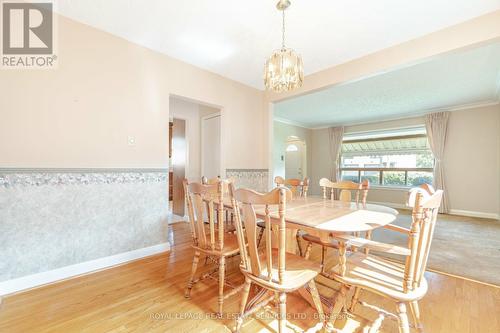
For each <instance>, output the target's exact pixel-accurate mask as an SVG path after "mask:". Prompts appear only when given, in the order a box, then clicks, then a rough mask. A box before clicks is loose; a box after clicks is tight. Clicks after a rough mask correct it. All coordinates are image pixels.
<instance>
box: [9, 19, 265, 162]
mask: <svg viewBox="0 0 500 333" xmlns="http://www.w3.org/2000/svg"><path fill="white" fill-rule="evenodd" d="M58 24H59V27H58V37H59V38H58V62H59V66H58V68H57V69H54V70H24V71H21V70H3V71H1V72H0V91H1V98H0V119H1V120H0V156H1V158H0V167H59V168H60V167H166V166H167V165H168V120H169V95H170V94H173V95H177V96H183V97H187V98H190V99H193V100H197V101H202V102H204V103H207V104H210V105H214V106H219V107H221V108H222V110H223V111H222V117H223V118H222V126H223V132H222V140H223V150H224V153H225V154H224V158H225V159H224V161H223V165H224V167H225V168H263V167H267V156H266V153H265V150H264V148H265V144H267V142H265V141H264V140H265V138H266V135H267V134H266V133H265V131H266V130H267V129H266V128H265V127H264V126H263V124H264V117H265V112H264V103H263V93H262V92H261V91H259V90H257V89H254V88H250V87H247V86H245V85H242V84H240V83H237V82H235V81H231V80H229V79H226V78H223V77H221V76H219V75H216V74H213V73H210V72H208V71H205V70H202V69H199V68H197V67H194V66H191V65H189V64H186V63H183V62H181V61H178V60H175V59H172V58H169V57H167V56H165V55H162V54H159V53H156V52H153V51H151V50H149V49H146V48H144V47H140V46H137V45H135V44H132V43H130V42H127V41H125V40H124V39H121V38H118V37H115V36H113V35H111V34H108V33H105V32H103V31H99V30H96V29H94V28H92V27H89V26H87V25H83V24H80V23H77V22H74V21H72V20H69V19H67V18H64V17H61V16H60V17H59V22H58ZM128 136H134V137H135V139H136V144H135V146H129V145H128V143H127V137H128ZM242 150H244V151H245V154H242V153H241V151H242Z"/></svg>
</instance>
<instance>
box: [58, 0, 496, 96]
mask: <svg viewBox="0 0 500 333" xmlns="http://www.w3.org/2000/svg"><path fill="white" fill-rule="evenodd" d="M276 2H277V0H250V1H236V0H215V1H214V0H190V1H181V0H148V1H140V0H106V1H103V0H58V1H57V2H56V5H57V8H56V10H57V11H58V12H59V13H61V14H63V15H65V16H67V17H70V18H72V19H75V20H77V21H80V22H83V23H86V24H89V25H91V26H94V27H96V28H98V29H102V30H104V31H107V32H110V33H112V34H114V35H117V36H120V37H123V38H125V39H127V40H129V41H131V42H134V43H137V44H139V45H143V46H146V47H148V48H151V49H153V50H156V51H159V52H161V53H164V54H166V55H169V56H171V57H174V58H177V59H180V60H183V61H185V62H188V63H191V64H193V65H196V66H198V67H201V68H204V69H207V70H210V71H212V72H215V73H218V74H220V75H222V76H225V77H228V78H231V79H233V80H236V81H239V82H242V83H245V84H247V85H250V86H253V87H256V88H259V89H262V88H263V84H262V72H263V64H264V61H265V59H266V58H267V57H268V56H269V55H270V53H271V51H272V50H274V49H276V48H278V47H280V45H281V44H280V38H281V17H280V14H279V12H278V11H277V10H276V9H275V3H276ZM498 9H500V0H473V1H471V0H420V1H410V0H406V1H402V0H377V1H373V0H371V1H367V0H349V1H345V0H314V1H311V0H292V6H291V7H290V9H289V10H288V11H287V27H286V30H287V46H289V47H292V48H294V49H296V50H297V51H298V52H299V53H301V54H302V56H303V58H304V67H305V73H306V74H311V73H314V72H317V71H319V70H322V69H325V68H328V67H331V66H334V65H337V64H340V63H343V62H346V61H348V60H351V59H355V58H359V57H361V56H364V55H366V54H369V53H372V52H375V51H377V50H381V49H384V48H387V47H389V46H392V45H395V44H399V43H401V42H404V41H407V40H410V39H413V38H416V37H419V36H422V35H425V34H428V33H430V32H433V31H436V30H440V29H443V28H445V27H448V26H451V25H454V24H457V23H460V22H463V21H466V20H469V19H471V18H474V17H477V16H480V15H483V14H486V13H488V12H491V11H495V10H498Z"/></svg>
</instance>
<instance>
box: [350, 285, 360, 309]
mask: <svg viewBox="0 0 500 333" xmlns="http://www.w3.org/2000/svg"><path fill="white" fill-rule="evenodd" d="M359 294H361V288H360V287H355V288H354V294H353V296H352V300H351V306H350V307H349V312H354V309H355V308H356V305H357V304H358V299H359Z"/></svg>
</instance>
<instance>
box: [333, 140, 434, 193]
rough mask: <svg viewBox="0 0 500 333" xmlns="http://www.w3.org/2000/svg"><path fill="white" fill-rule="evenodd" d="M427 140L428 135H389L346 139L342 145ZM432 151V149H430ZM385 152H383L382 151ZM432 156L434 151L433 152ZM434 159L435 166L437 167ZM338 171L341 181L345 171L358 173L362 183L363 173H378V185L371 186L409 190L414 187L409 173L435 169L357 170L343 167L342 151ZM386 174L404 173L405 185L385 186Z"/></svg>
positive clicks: (387, 168)
mask: <svg viewBox="0 0 500 333" xmlns="http://www.w3.org/2000/svg"><path fill="white" fill-rule="evenodd" d="M422 137H425V138H427V134H410V135H387V136H383V137H372V138H364V139H349V138H347V139H344V140H342V145H343V144H345V143H356V142H369V141H381V140H398V139H414V138H422ZM429 150H430V149H429ZM381 152H383V150H381ZM431 154H432V151H431ZM435 163H436V162H435V159H434V163H433V164H434V165H435ZM338 170H339V176H340V179H342V176H343V172H344V171H351V172H352V171H354V172H357V173H358V177H357V180H358V182H361V173H362V172H365V171H368V172H374V171H375V172H378V173H379V176H378V183H371V184H370V186H375V187H382V188H409V187H411V186H412V185H408V172H430V173H433V172H434V167H431V168H391V167H366V168H357V167H342V149H341V153H340V156H339V161H338ZM384 172H404V182H405V184H404V185H396V184H394V185H384Z"/></svg>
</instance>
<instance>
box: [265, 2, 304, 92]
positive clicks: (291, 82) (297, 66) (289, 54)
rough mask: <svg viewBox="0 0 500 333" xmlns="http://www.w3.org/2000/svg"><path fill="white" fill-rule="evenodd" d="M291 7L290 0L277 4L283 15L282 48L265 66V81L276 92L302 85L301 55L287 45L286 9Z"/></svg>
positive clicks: (275, 52) (274, 53)
mask: <svg viewBox="0 0 500 333" xmlns="http://www.w3.org/2000/svg"><path fill="white" fill-rule="evenodd" d="M288 7H290V1H289V0H280V1H279V2H278V4H277V5H276V8H278V10H281V12H282V16H283V31H282V37H281V38H282V43H281V49H279V50H276V51H274V52H273V54H272V55H271V56H270V57H269V59H267V61H266V65H265V67H264V83H265V85H266V88H267V89H269V90H273V91H275V92H283V91H290V90H293V89H295V88H299V87H300V86H302V82H303V81H304V68H303V65H302V58H301V56H300V55H299V54H298V53H297V52H295V51H294V50H292V49H289V48H286V47H285V10H286V9H287V8H288Z"/></svg>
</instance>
